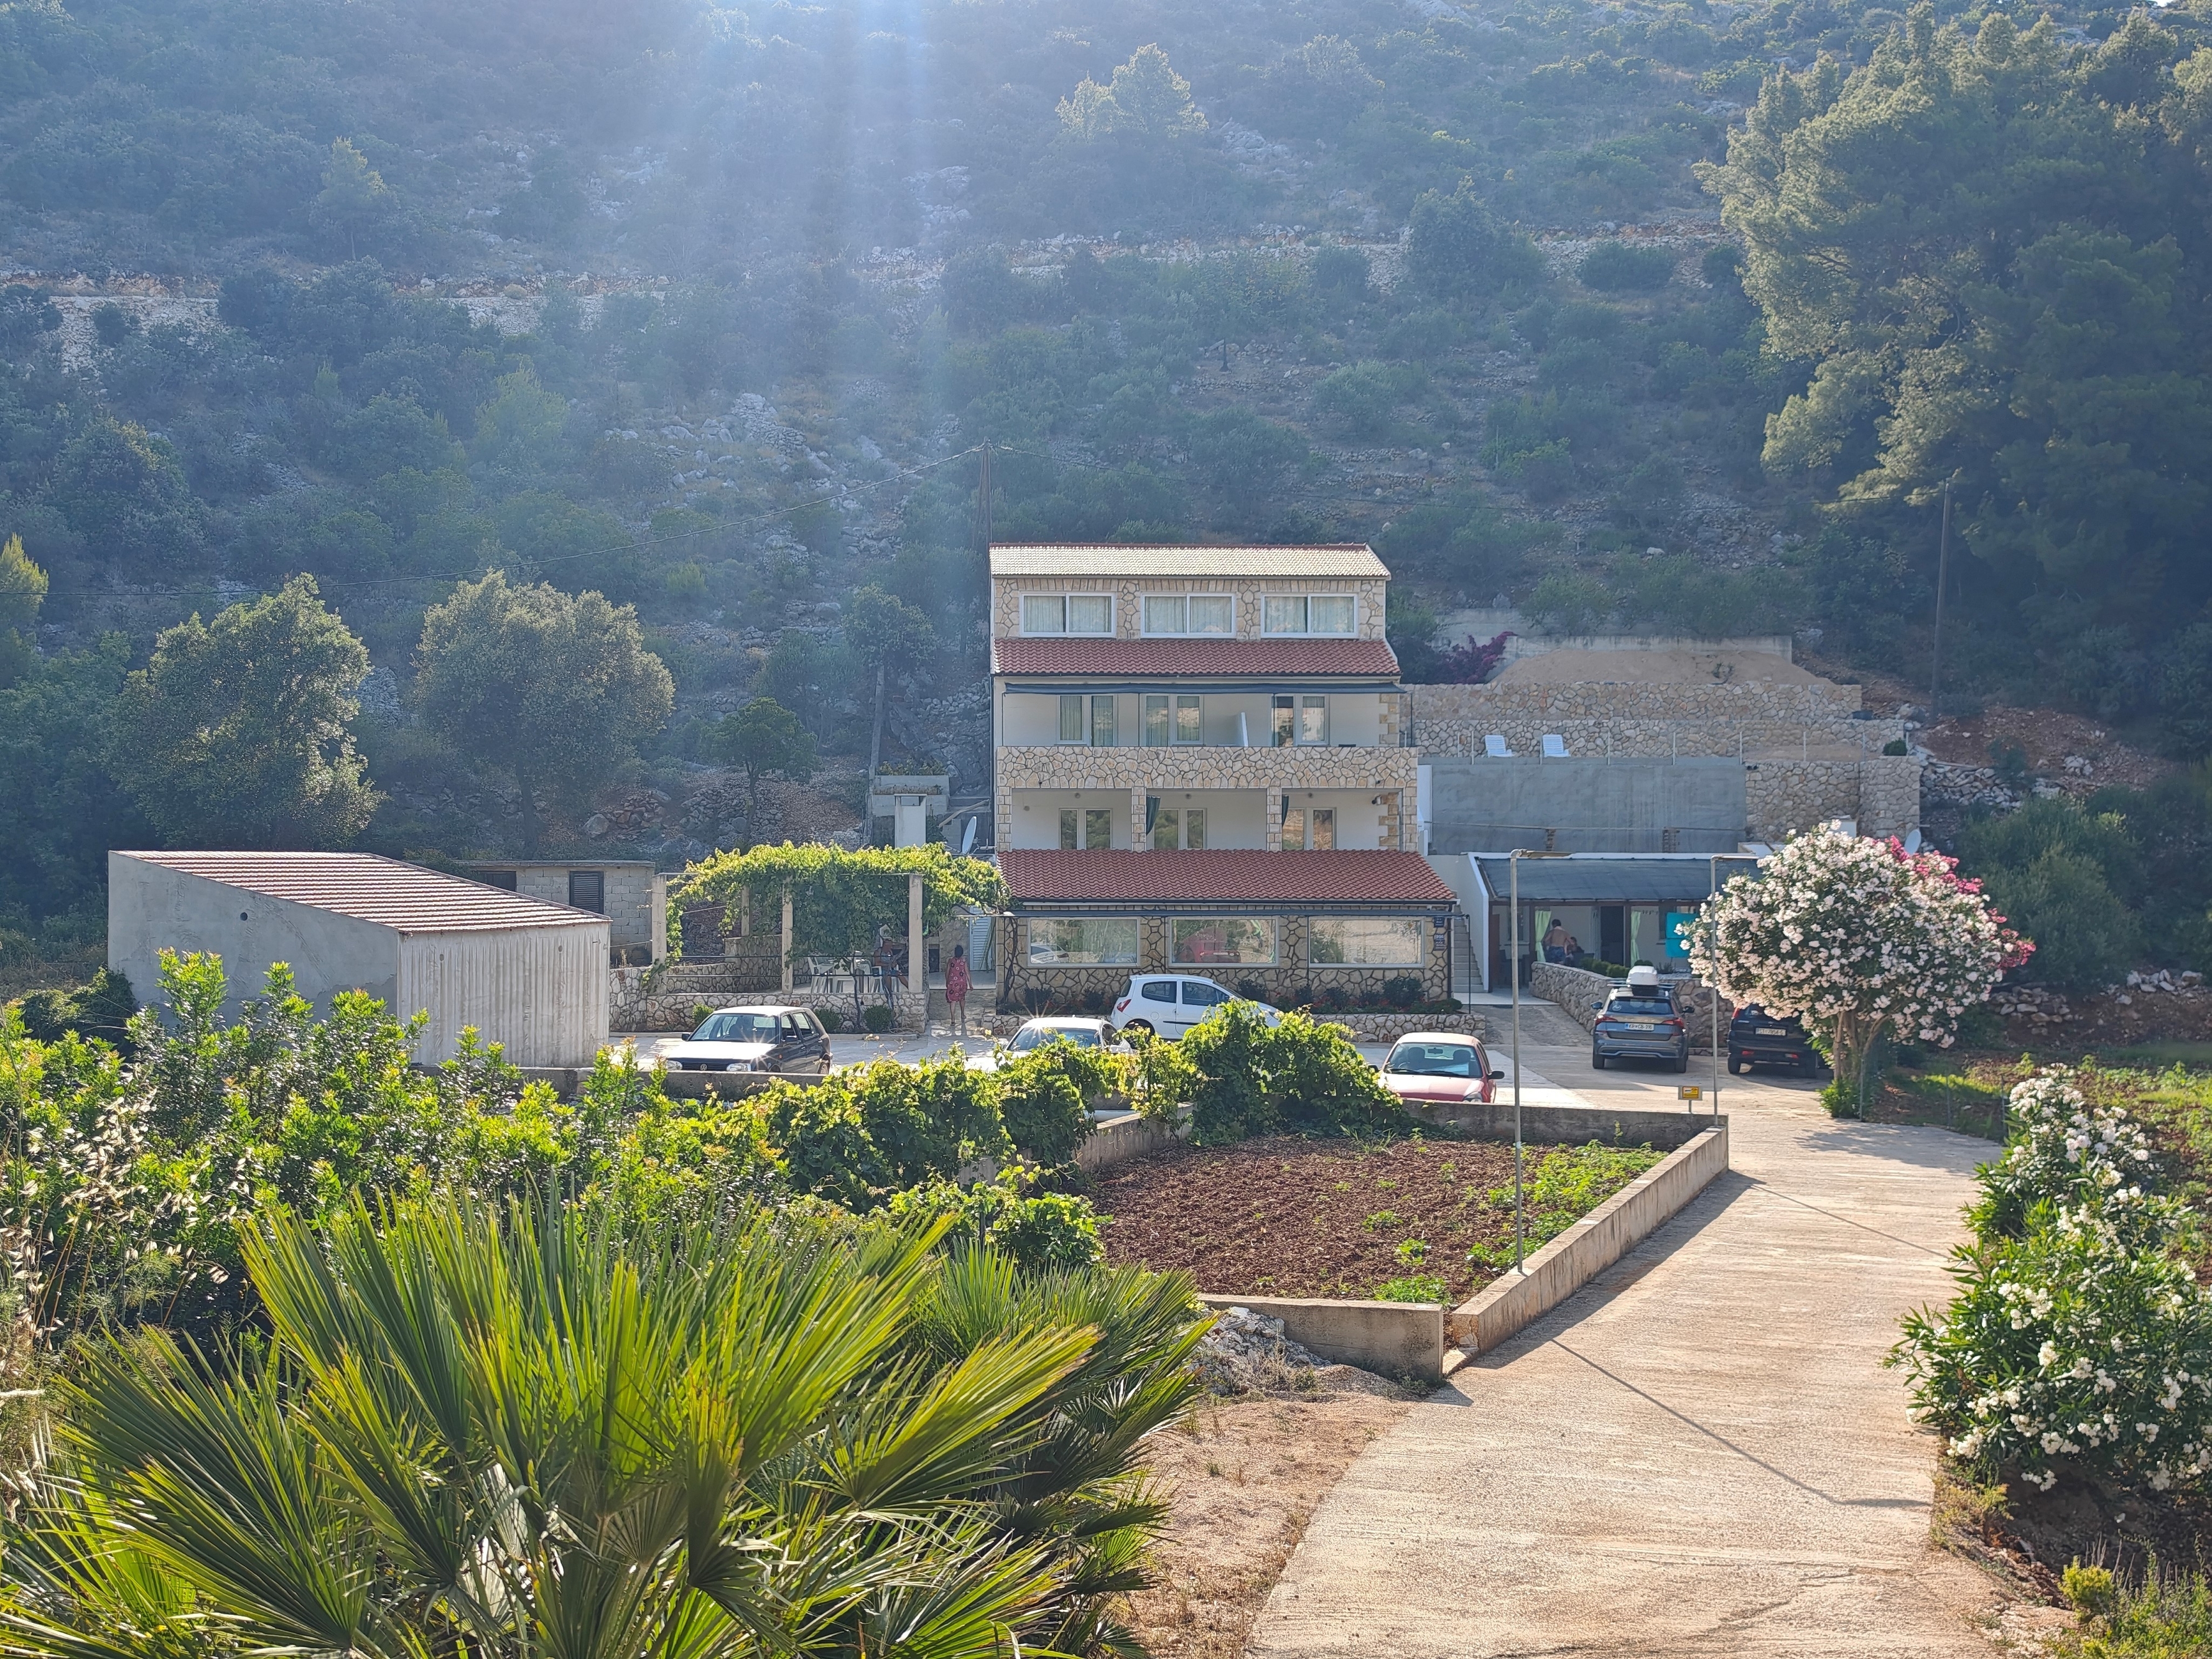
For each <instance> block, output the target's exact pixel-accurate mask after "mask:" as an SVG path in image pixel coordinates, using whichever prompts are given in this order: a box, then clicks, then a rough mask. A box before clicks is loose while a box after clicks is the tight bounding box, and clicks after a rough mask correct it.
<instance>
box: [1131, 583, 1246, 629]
mask: <svg viewBox="0 0 2212 1659" xmlns="http://www.w3.org/2000/svg"><path fill="white" fill-rule="evenodd" d="M1144 623H1145V632H1146V633H1147V634H1153V635H1180V636H1185V637H1192V636H1194V637H1198V638H1203V639H1225V638H1227V637H1228V636H1229V635H1232V634H1234V633H1235V632H1236V631H1237V601H1236V600H1235V599H1231V597H1230V596H1229V595H1228V594H1226V593H1147V594H1146V595H1145V602H1144Z"/></svg>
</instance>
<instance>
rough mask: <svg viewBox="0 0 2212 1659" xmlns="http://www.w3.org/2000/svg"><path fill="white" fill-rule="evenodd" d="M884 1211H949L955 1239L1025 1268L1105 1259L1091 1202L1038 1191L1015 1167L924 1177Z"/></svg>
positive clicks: (930, 1214) (1055, 1268)
mask: <svg viewBox="0 0 2212 1659" xmlns="http://www.w3.org/2000/svg"><path fill="white" fill-rule="evenodd" d="M1063 1080H1064V1079H1063ZM888 1212H889V1213H890V1215H891V1216H893V1217H894V1218H907V1217H927V1218H931V1219H934V1218H938V1217H939V1216H951V1217H952V1218H954V1225H953V1229H952V1232H951V1238H952V1239H953V1240H954V1242H955V1243H966V1244H969V1245H971V1246H972V1245H974V1244H977V1243H987V1244H988V1245H990V1247H991V1248H992V1249H994V1250H997V1251H1000V1253H1001V1254H1003V1255H1005V1256H1006V1258H1007V1259H1008V1260H1009V1261H1012V1262H1013V1263H1014V1264H1015V1265H1016V1266H1018V1267H1021V1268H1023V1269H1024V1270H1025V1271H1027V1272H1031V1273H1055V1272H1066V1271H1068V1270H1070V1269H1073V1268H1078V1267H1096V1266H1097V1265H1098V1264H1099V1263H1100V1262H1103V1261H1104V1260H1105V1259H1106V1250H1105V1246H1103V1244H1101V1243H1099V1240H1098V1229H1099V1226H1100V1224H1101V1218H1100V1217H1099V1215H1098V1212H1097V1210H1096V1209H1095V1208H1093V1207H1092V1206H1091V1201H1090V1200H1088V1199H1085V1198H1081V1197H1078V1196H1077V1195H1076V1194H1073V1193H1054V1192H1045V1191H1041V1190H1039V1189H1038V1188H1037V1187H1036V1182H1035V1181H1034V1179H1033V1178H1032V1177H1030V1176H1028V1175H1026V1174H1024V1172H1023V1171H1021V1170H1001V1171H1000V1173H999V1175H998V1176H997V1177H996V1178H995V1179H994V1180H991V1181H979V1182H975V1185H973V1186H971V1187H968V1188H961V1187H958V1186H957V1185H955V1184H954V1183H953V1182H950V1181H945V1180H943V1179H936V1180H931V1181H927V1182H923V1183H921V1185H919V1186H915V1187H910V1188H907V1189H906V1190H905V1191H903V1192H901V1193H896V1194H893V1195H892V1197H891V1200H890V1205H889V1206H888Z"/></svg>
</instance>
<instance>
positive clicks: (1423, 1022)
mask: <svg viewBox="0 0 2212 1659" xmlns="http://www.w3.org/2000/svg"><path fill="white" fill-rule="evenodd" d="M1314 1018H1316V1019H1318V1020H1321V1021H1322V1022H1323V1023H1324V1024H1330V1025H1340V1026H1342V1027H1343V1028H1344V1029H1345V1030H1347V1031H1349V1032H1350V1033H1351V1034H1352V1041H1353V1042H1396V1041H1397V1040H1398V1039H1399V1038H1400V1037H1401V1036H1405V1035H1406V1033H1407V1032H1408V1031H1456V1032H1459V1033H1461V1034H1462V1036H1472V1037H1483V1038H1487V1037H1488V1036H1490V1020H1489V1018H1488V1017H1487V1016H1486V1015H1483V1014H1381V1013H1375V1012H1359V1011H1358V1010H1351V1011H1347V1012H1344V1013H1328V1012H1321V1011H1316V1012H1315V1014H1314Z"/></svg>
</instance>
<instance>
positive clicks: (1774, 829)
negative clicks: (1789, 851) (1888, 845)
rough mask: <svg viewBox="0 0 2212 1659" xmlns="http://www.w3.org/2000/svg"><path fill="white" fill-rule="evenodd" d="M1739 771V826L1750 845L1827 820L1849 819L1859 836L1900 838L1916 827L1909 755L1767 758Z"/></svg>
mask: <svg viewBox="0 0 2212 1659" xmlns="http://www.w3.org/2000/svg"><path fill="white" fill-rule="evenodd" d="M1743 781H1744V818H1745V826H1744V827H1745V829H1747V831H1748V832H1749V836H1750V839H1752V840H1753V841H1768V842H1780V841H1786V840H1787V839H1789V837H1790V836H1793V835H1796V834H1797V833H1799V832H1800V831H1802V830H1805V829H1811V828H1812V827H1813V826H1814V824H1817V823H1827V822H1828V821H1829V820H1830V819H1832V818H1850V819H1852V820H1854V821H1855V822H1856V823H1857V825H1858V829H1859V833H1860V834H1861V835H1863V836H1905V835H1907V834H1910V833H1911V831H1912V830H1915V829H1918V828H1919V827H1920V763H1919V762H1918V761H1917V760H1915V759H1914V758H1913V757H1911V756H1910V755H1882V754H1874V753H1869V755H1868V756H1867V757H1865V758H1864V759H1863V760H1838V759H1829V760H1821V759H1817V758H1816V759H1812V760H1790V759H1789V758H1787V757H1784V758H1783V759H1780V760H1776V759H1772V758H1771V757H1770V758H1765V759H1760V760H1753V761H1746V762H1745V763H1744V780H1743Z"/></svg>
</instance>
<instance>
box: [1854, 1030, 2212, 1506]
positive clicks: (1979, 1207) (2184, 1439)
mask: <svg viewBox="0 0 2212 1659" xmlns="http://www.w3.org/2000/svg"><path fill="white" fill-rule="evenodd" d="M2011 1115H2012V1119H2013V1123H2014V1126H2015V1127H2014V1131H2013V1140H2012V1145H2011V1146H2009V1147H2008V1149H2007V1151H2006V1152H2005V1154H2004V1156H2003V1157H2002V1158H1997V1159H1995V1160H1993V1161H1991V1162H1990V1163H1989V1164H1984V1166H1983V1167H1982V1170H1981V1172H1980V1176H1979V1180H1980V1182H1981V1188H1982V1196H1981V1199H1980V1200H1979V1201H1978V1203H1977V1204H1976V1205H1975V1206H1973V1207H1972V1209H1970V1210H1969V1211H1968V1212H1967V1217H1968V1219H1970V1220H1971V1221H1972V1223H1973V1225H1974V1231H1975V1234H1976V1238H1975V1242H1974V1243H1972V1244H1971V1245H1968V1246H1966V1247H1965V1248H1964V1249H1960V1251H1959V1252H1958V1253H1957V1257H1958V1265H1957V1267H1955V1268H1954V1273H1955V1275H1956V1277H1957V1278H1958V1280H1959V1294H1958V1297H1957V1298H1956V1299H1955V1300H1954V1302H1953V1303H1952V1304H1951V1305H1950V1306H1949V1307H1948V1309H1945V1310H1943V1311H1942V1313H1940V1314H1929V1313H1918V1314H1915V1315H1913V1316H1911V1318H1909V1319H1907V1320H1906V1321H1905V1340H1903V1341H1902V1342H1900V1343H1899V1344H1898V1346H1897V1350H1896V1352H1895V1353H1894V1354H1893V1356H1892V1363H1893V1364H1899V1365H1902V1366H1903V1367H1904V1368H1905V1370H1906V1371H1907V1372H1908V1373H1910V1375H1911V1377H1912V1406H1913V1411H1914V1413H1915V1414H1916V1415H1917V1416H1918V1417H1919V1418H1920V1419H1922V1420H1923V1422H1926V1423H1928V1424H1929V1425H1932V1426H1934V1427H1936V1428H1938V1429H1941V1430H1942V1431H1943V1432H1944V1433H1945V1434H1946V1435H1948V1437H1949V1449H1950V1451H1951V1453H1952V1455H1954V1456H1955V1457H1958V1458H1960V1459H1961V1460H1963V1461H1964V1462H1967V1463H1970V1464H1972V1465H1975V1466H1977V1467H1978V1468H1983V1469H1985V1470H1990V1471H1994V1472H1996V1473H1998V1474H2004V1475H2008V1476H2010V1475H2015V1474H2017V1475H2018V1476H2019V1477H2020V1478H2021V1479H2022V1480H2026V1481H2027V1483H2028V1484H2030V1485H2032V1486H2038V1487H2040V1488H2041V1489H2043V1490H2044V1491H2045V1492H2048V1491H2049V1490H2050V1489H2051V1486H2054V1485H2056V1484H2057V1480H2058V1477H2059V1475H2060V1474H2061V1473H2062V1472H2063V1471H2065V1470H2067V1469H2069V1468H2070V1469H2072V1470H2075V1472H2077V1473H2080V1474H2086V1475H2089V1476H2091V1477H2093V1478H2095V1479H2098V1480H2120V1481H2124V1482H2145V1483H2148V1485H2149V1486H2152V1487H2154V1488H2155V1489H2157V1490H2160V1491H2164V1490H2165V1489H2166V1488H2167V1487H2169V1486H2177V1485H2181V1486H2193V1485H2197V1484H2199V1483H2201V1482H2202V1481H2203V1478H2204V1476H2205V1475H2206V1474H2208V1473H2212V1292H2208V1291H2206V1290H2205V1289H2204V1287H2203V1286H2202V1285H2198V1284H2197V1280H2196V1277H2195V1275H2194V1274H2193V1273H2191V1271H2190V1268H2189V1264H2188V1263H2187V1261H2185V1260H2183V1259H2182V1258H2181V1256H2180V1255H2179V1247H2180V1246H2182V1245H2184V1244H2185V1243H2186V1242H2187V1241H2188V1239H2189V1237H2190V1236H2191V1226H2190V1218H2189V1216H2188V1213H2187V1212H2186V1211H2185V1209H2184V1208H2183V1206H2181V1205H2180V1204H2179V1203H2178V1202H2177V1201H2176V1200H2174V1199H2172V1197H2170V1196H2168V1195H2166V1194H2162V1193H2160V1192H2159V1191H2158V1182H2159V1175H2160V1171H2159V1169H2158V1166H2157V1162H2156V1160H2155V1159H2154V1158H2153V1157H2152V1154H2151V1150H2150V1146H2149V1143H2148V1139H2147V1137H2146V1136H2145V1135H2144V1134H2143V1132H2142V1128H2141V1127H2139V1126H2138V1125H2137V1124H2136V1122H2135V1121H2134V1120H2133V1119H2131V1118H2130V1116H2129V1115H2127V1113H2125V1112H2124V1111H2120V1110H2118V1109H2112V1108H2098V1107H2094V1106H2093V1105H2091V1104H2090V1103H2089V1102H2088V1101H2087V1100H2086V1099H2085V1098H2084V1097H2083V1096H2082V1094H2081V1091H2080V1090H2079V1089H2078V1088H2076V1087H2075V1085H2074V1082H2073V1079H2071V1077H2070V1076H2069V1074H2068V1073H2065V1072H2063V1071H2057V1072H2051V1073H2045V1074H2043V1075H2042V1076H2039V1077H2034V1078H2031V1079H2028V1080H2027V1082H2025V1083H2022V1084H2021V1085H2019V1086H2018V1087H2016V1088H2015V1089H2014V1091H2012V1106H2011Z"/></svg>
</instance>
